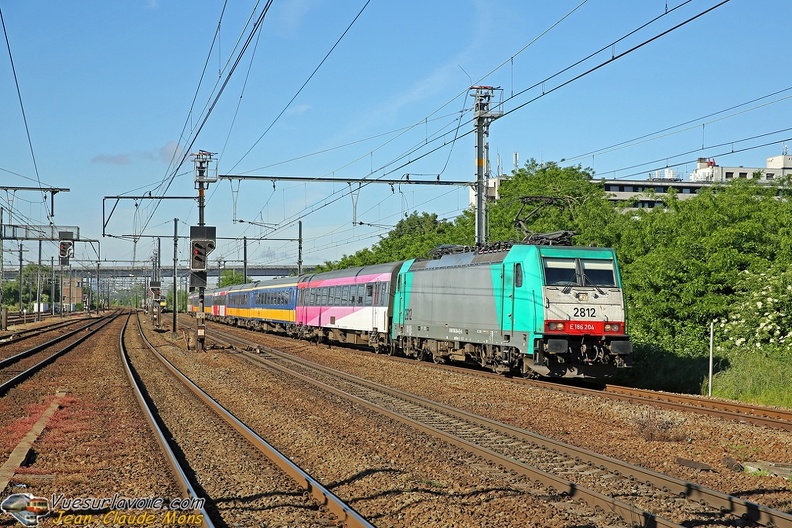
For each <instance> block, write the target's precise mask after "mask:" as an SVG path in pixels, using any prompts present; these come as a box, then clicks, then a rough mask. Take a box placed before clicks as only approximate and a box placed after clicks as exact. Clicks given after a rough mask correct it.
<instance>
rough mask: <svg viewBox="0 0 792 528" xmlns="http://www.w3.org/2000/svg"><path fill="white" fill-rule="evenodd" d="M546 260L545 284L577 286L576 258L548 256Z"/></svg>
mask: <svg viewBox="0 0 792 528" xmlns="http://www.w3.org/2000/svg"><path fill="white" fill-rule="evenodd" d="M543 260H544V272H545V285H547V286H576V285H577V283H578V280H577V270H576V269H575V268H576V266H575V259H556V258H546V259H543Z"/></svg>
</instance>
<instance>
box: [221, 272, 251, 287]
mask: <svg viewBox="0 0 792 528" xmlns="http://www.w3.org/2000/svg"><path fill="white" fill-rule="evenodd" d="M244 283H245V276H244V275H243V274H241V273H239V272H238V271H236V270H232V269H226V270H223V271H222V272H221V273H220V287H221V288H224V287H226V286H233V285H234V284H244Z"/></svg>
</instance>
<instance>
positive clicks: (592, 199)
mask: <svg viewBox="0 0 792 528" xmlns="http://www.w3.org/2000/svg"><path fill="white" fill-rule="evenodd" d="M499 195H500V197H499V199H498V200H497V202H495V203H494V204H492V205H491V206H490V207H489V223H490V236H489V239H490V240H493V241H507V240H516V241H521V240H523V238H524V237H525V236H526V233H522V232H520V231H519V230H518V229H516V225H515V220H517V219H518V216H519V217H520V219H522V220H523V221H524V225H525V227H526V228H527V229H529V230H530V231H531V232H532V233H548V232H554V231H574V232H575V233H576V237H575V239H574V241H575V243H576V244H578V245H589V244H595V245H600V246H611V245H613V242H614V241H615V240H616V239H617V238H618V231H617V230H616V229H614V226H616V225H619V224H620V223H621V220H622V218H620V215H619V213H618V211H617V209H616V208H615V207H614V206H613V204H612V203H610V202H609V201H608V198H607V194H606V193H605V190H604V188H603V186H601V185H598V184H593V183H592V172H591V169H583V168H582V167H580V166H577V167H560V166H558V165H557V164H556V163H553V162H546V163H539V162H537V161H536V160H533V159H532V160H530V161H528V162H527V163H526V164H525V167H524V168H522V169H519V170H517V171H515V172H514V174H513V175H512V177H511V178H509V179H507V180H505V181H503V182H502V183H501V186H500V190H499ZM531 197H542V198H552V199H553V200H554V201H553V202H552V203H546V202H543V201H535V202H534V201H525V203H524V199H530V198H531Z"/></svg>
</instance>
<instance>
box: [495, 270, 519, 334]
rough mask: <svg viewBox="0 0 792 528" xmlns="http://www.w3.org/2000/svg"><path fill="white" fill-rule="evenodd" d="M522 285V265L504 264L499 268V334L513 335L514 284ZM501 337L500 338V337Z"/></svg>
mask: <svg viewBox="0 0 792 528" xmlns="http://www.w3.org/2000/svg"><path fill="white" fill-rule="evenodd" d="M517 281H519V282H520V285H521V284H522V265H521V264H520V263H519V262H518V263H516V264H514V263H504V264H503V266H502V267H501V317H500V324H501V333H502V334H508V335H509V336H511V335H512V334H513V333H514V316H515V314H514V308H515V306H516V304H515V302H514V297H515V294H516V291H515V288H516V286H517V284H516V282H517ZM501 337H502V336H501Z"/></svg>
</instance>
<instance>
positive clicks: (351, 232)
mask: <svg viewBox="0 0 792 528" xmlns="http://www.w3.org/2000/svg"><path fill="white" fill-rule="evenodd" d="M718 3H719V0H693V1H690V2H686V1H684V0H673V1H672V0H641V1H640V2H636V1H634V0H608V1H605V0H589V1H583V0H571V1H569V0H557V1H555V2H525V1H521V0H498V1H496V0H458V1H453V2H451V1H439V0H438V1H433V0H429V1H422V2H419V1H413V0H401V1H399V2H393V1H386V0H371V1H370V2H368V3H367V2H366V0H288V1H285V0H275V1H274V2H273V3H272V5H271V7H270V8H269V10H268V11H267V12H266V15H265V16H264V18H263V22H262V23H261V26H260V30H259V31H258V32H257V33H256V34H255V36H254V38H253V39H252V41H251V42H250V44H249V46H247V48H246V51H245V52H244V53H243V54H241V58H239V57H240V51H241V49H242V45H243V44H244V42H245V40H246V39H247V38H248V36H249V35H250V34H251V28H252V25H253V22H255V20H256V19H258V18H259V17H260V16H261V15H262V11H263V8H264V5H265V4H266V2H260V4H259V5H256V3H255V2H252V1H242V0H234V1H232V2H228V5H227V6H224V5H223V2H220V1H216V2H209V1H204V0H191V1H183V0H167V1H166V0H159V1H156V0H125V1H115V2H108V1H106V0H102V1H99V0H95V1H92V0H83V1H80V2H62V1H52V0H48V1H44V0H29V1H25V2H18V1H0V9H2V14H3V22H4V25H5V31H6V35H5V36H6V38H7V39H8V43H9V45H10V55H11V57H12V58H13V64H14V69H15V73H16V78H15V77H14V75H13V73H12V69H11V62H10V59H9V53H8V49H7V48H6V47H5V46H4V49H3V53H2V54H0V105H1V106H2V112H1V114H2V120H0V137H1V138H2V141H0V186H23V187H25V186H38V185H39V182H40V183H41V185H44V186H51V187H62V188H69V189H70V192H64V193H59V194H57V195H56V198H55V215H54V217H53V218H52V221H53V222H54V223H55V224H56V225H59V226H79V227H80V234H81V237H83V238H91V239H100V240H101V244H102V249H101V251H102V257H103V259H106V260H108V261H119V262H123V263H127V261H131V260H135V261H136V262H139V263H141V265H145V263H146V262H147V261H149V259H150V258H151V254H152V250H153V248H154V247H156V244H157V242H156V240H155V239H154V238H150V237H156V236H161V237H162V242H161V244H162V253H163V264H164V265H168V266H169V265H170V263H171V262H172V247H173V245H172V240H171V239H170V238H169V237H171V236H172V234H173V219H174V218H178V219H179V221H178V229H179V232H180V234H182V235H186V234H187V233H188V230H189V226H190V225H194V224H197V223H198V214H197V207H196V204H195V202H194V201H191V200H164V201H161V202H158V201H153V200H140V201H137V202H136V201H134V200H120V201H119V202H118V204H116V203H115V202H114V201H113V200H105V197H108V196H118V195H127V196H142V195H147V194H148V193H149V192H150V193H151V195H152V196H163V195H164V196H195V195H196V190H195V185H194V174H193V166H192V162H191V158H188V159H187V162H186V163H184V164H182V165H181V166H176V165H175V164H174V163H173V162H172V159H173V155H174V153H178V154H183V153H184V152H185V149H187V150H188V151H189V152H197V151H198V150H199V149H202V150H206V151H210V152H214V153H217V156H216V157H217V160H218V161H217V169H218V172H219V174H244V175H269V176H308V177H338V178H345V179H346V178H360V177H368V178H379V177H383V178H388V179H399V178H402V177H403V176H404V175H405V174H410V175H411V177H412V178H414V179H416V178H417V179H422V178H426V179H434V178H437V177H438V175H439V177H440V178H441V179H446V180H454V181H471V182H472V181H473V180H474V178H475V170H476V169H475V139H474V135H473V134H472V122H471V117H472V115H471V106H472V97H471V96H470V91H469V90H468V88H469V87H470V86H471V85H474V84H480V85H489V86H495V87H499V88H500V90H498V91H497V92H496V98H495V101H496V102H500V101H502V102H503V106H502V110H503V112H504V116H503V117H501V118H500V119H498V120H496V121H494V122H493V123H492V125H491V127H490V135H489V138H488V139H489V149H490V163H491V165H492V172H493V173H498V172H501V173H506V174H508V173H510V172H511V171H512V169H513V168H514V163H513V161H514V157H515V154H516V155H517V157H518V165H519V166H523V165H524V163H525V162H526V161H527V160H529V159H531V158H535V159H537V160H540V161H556V162H559V163H561V164H575V165H576V164H581V165H583V166H584V167H591V168H592V169H593V170H594V171H595V173H596V175H597V176H601V177H605V178H623V179H644V178H646V177H647V175H648V174H649V172H650V171H652V170H655V169H661V168H663V167H665V166H670V167H673V168H674V169H675V170H677V171H678V172H679V173H680V174H681V175H682V176H686V175H687V174H688V173H689V172H690V171H691V170H692V169H693V168H694V167H695V164H694V163H693V162H694V161H695V159H696V158H698V157H714V158H716V161H717V162H718V163H719V164H721V165H744V166H748V167H752V166H763V165H764V162H765V158H767V157H768V156H773V155H777V154H780V153H781V152H782V148H783V144H784V143H785V140H787V139H788V138H790V137H792V132H791V131H789V130H785V129H787V128H788V127H789V126H790V123H792V119H790V117H792V104H791V103H790V99H789V98H790V96H792V90H790V88H792V75H790V74H789V71H790V69H789V53H788V45H787V42H788V40H789V38H788V36H787V35H786V34H785V31H784V28H785V25H784V24H785V22H786V21H788V20H789V19H790V15H792V4H790V3H789V2H787V1H785V0H752V1H750V2H749V1H747V0H731V1H730V2H727V3H725V4H724V5H722V6H720V7H717V8H716V9H714V10H713V11H711V12H709V13H707V14H704V15H703V16H701V17H700V18H698V19H696V20H694V21H692V22H690V23H688V24H686V25H684V26H682V27H680V28H678V29H675V30H673V31H670V32H669V33H668V34H665V35H663V36H660V37H659V38H657V39H655V40H651V39H653V38H654V37H656V36H658V35H661V34H662V33H664V32H665V31H667V30H669V29H670V28H673V27H674V26H676V25H678V24H680V23H682V22H684V21H686V20H688V19H690V18H692V17H694V16H696V15H698V14H699V13H702V12H704V11H706V10H707V9H709V8H711V7H713V6H715V5H717V4H718ZM666 12H668V13H667V14H665V15H664V13H666ZM221 15H222V19H221ZM661 15H664V16H661ZM356 17H357V18H356ZM658 17H659V18H658ZM655 18H658V20H656V21H655V22H653V23H651V24H649V25H647V26H646V27H644V28H643V29H641V30H639V31H637V32H635V33H633V34H632V35H630V36H627V37H626V38H624V39H623V40H619V39H621V38H622V37H624V36H626V35H628V34H630V33H631V32H633V31H634V30H636V29H637V28H639V27H641V26H643V25H644V24H647V23H648V22H650V21H652V20H653V19H655ZM246 24H247V25H246ZM218 27H219V28H220V29H219V32H218ZM216 36H217V38H216V39H215V37H216ZM650 40H651V42H648V43H647V44H645V45H643V46H642V47H640V48H638V49H636V50H635V51H632V52H630V53H629V54H627V55H624V56H621V55H622V54H623V53H624V52H626V51H628V50H630V49H632V48H634V47H636V46H638V45H640V44H642V43H645V42H647V41H650ZM213 41H214V46H213V45H212V44H213ZM616 41H619V42H618V43H616V44H613V45H611V44H612V43H614V42H616ZM603 48H604V51H603V52H601V53H599V54H597V55H595V56H593V57H591V58H589V59H588V60H586V61H585V62H582V63H581V64H579V65H577V66H573V65H574V64H575V63H577V62H578V61H580V60H581V59H584V58H586V57H588V56H589V55H591V54H592V53H594V52H596V51H597V50H600V49H603ZM612 57H616V59H615V60H610V59H611V58H612ZM238 58H239V59H238ZM237 60H238V62H237ZM235 63H236V67H235V69H234V71H233V74H231V75H230V76H229V72H230V69H231V67H232V65H234V64H235ZM204 65H206V70H205V72H204ZM570 66H573V67H572V68H571V69H569V70H568V71H566V72H565V73H561V74H560V75H557V76H556V75H555V74H557V73H559V72H562V71H563V70H565V69H566V68H568V67H570ZM597 66H601V67H599V68H598V69H596V70H595V71H593V72H592V73H589V74H586V75H583V76H582V77H580V78H579V79H577V80H574V81H572V82H569V83H568V84H565V85H563V86H561V85H562V84H564V83H566V82H567V81H570V80H572V79H573V78H575V77H577V76H579V75H581V74H584V73H585V72H586V71H588V70H591V69H594V68H595V67H597ZM16 83H18V86H19V95H21V99H22V106H23V107H24V112H25V117H26V119H27V129H26V127H25V121H24V120H23V114H22V107H21V106H20V101H19V95H18V93H17V84H16ZM221 86H223V87H224V88H223V91H222V94H220V96H219V97H218V90H219V88H220V87H221ZM770 94H775V95H770ZM751 101H756V102H753V103H751ZM209 108H211V111H210V112H209V113H208V116H207V109H209ZM730 108H734V109H733V110H728V111H727V109H730ZM705 116H708V117H705ZM683 123H684V124H685V125H684V126H682V124H683ZM663 130H666V131H665V132H663V133H659V131H663ZM28 133H29V137H30V143H29V142H28ZM649 134H654V135H652V136H651V137H649V138H647V139H645V140H641V141H636V142H633V143H630V144H628V145H623V146H620V147H618V148H612V147H613V146H614V145H619V144H622V143H624V142H629V141H630V140H633V139H635V138H639V137H643V136H645V135H649ZM746 138H755V139H746ZM31 145H32V150H33V154H31ZM760 145H764V146H760ZM176 160H177V161H180V160H181V156H177V157H176ZM562 160H563V161H562ZM348 191H349V187H348V186H347V185H346V184H340V183H339V184H318V183H295V182H278V183H277V184H275V186H274V188H273V185H272V183H270V182H265V181H243V182H241V184H240V183H234V184H233V185H232V184H231V182H229V181H227V180H221V181H219V182H217V183H214V184H211V185H210V187H209V190H208V191H207V207H206V223H207V224H209V225H215V226H217V234H218V237H223V239H221V240H219V241H218V247H217V249H216V250H215V252H214V253H213V254H212V255H211V259H210V260H211V261H212V263H213V265H214V264H215V263H216V261H217V260H218V259H220V258H222V259H225V260H226V261H230V262H237V261H240V260H241V259H242V243H241V240H238V239H237V238H238V237H239V238H241V237H243V236H246V237H248V258H249V260H250V261H251V262H255V263H262V264H281V263H293V262H295V261H296V258H297V243H296V242H292V241H275V240H256V239H259V238H262V237H266V236H269V237H271V238H286V239H289V238H296V237H297V226H296V221H297V220H298V219H301V220H302V223H303V237H304V242H303V250H304V255H303V260H304V262H305V263H307V264H315V263H319V262H324V261H326V260H336V259H338V258H340V257H342V256H343V255H345V254H351V253H354V252H355V251H357V250H359V249H361V248H363V247H367V246H370V245H371V244H373V243H375V242H376V241H378V240H379V237H380V236H381V235H384V234H385V233H387V231H388V227H387V226H392V225H394V224H395V223H396V222H398V220H399V219H400V218H402V217H403V216H404V215H406V214H409V213H411V212H413V211H428V212H432V213H437V214H438V216H440V217H441V218H452V217H454V216H456V215H458V214H459V213H460V212H461V211H462V210H464V209H465V208H467V207H468V203H469V194H468V189H467V188H464V187H462V188H455V187H435V186H407V185H403V186H395V187H394V188H391V187H390V186H387V185H371V186H367V187H364V188H363V189H362V190H361V191H360V192H359V194H356V195H354V196H350V195H349V192H348ZM44 203H45V201H44V199H43V197H42V195H41V193H38V192H30V191H24V192H22V191H20V192H17V193H11V192H6V191H0V205H2V206H3V207H4V208H5V210H6V211H5V213H4V221H5V223H6V224H8V223H13V224H20V223H23V222H27V223H32V224H49V223H50V219H49V218H48V217H47V213H48V211H47V208H46V207H45V205H44ZM47 203H48V201H47ZM114 206H115V208H114ZM103 207H104V209H105V210H104V211H103ZM113 208H114V210H113V211H112V215H111V214H110V210H112V209H113ZM10 212H13V217H11V218H9V214H10ZM239 220H246V221H248V222H249V221H254V222H259V223H266V224H275V225H277V226H279V227H278V229H277V230H275V231H272V230H271V229H269V228H265V227H261V226H257V225H251V224H249V223H240V222H239ZM353 221H356V222H358V223H362V224H363V225H360V224H358V225H353ZM103 222H106V224H107V225H106V226H105V227H104V234H106V235H111V236H108V237H103V236H102V235H103ZM138 234H142V235H144V236H143V237H142V238H140V239H139V241H138V243H137V244H133V243H132V241H130V240H128V239H124V238H118V237H121V236H124V235H138ZM226 238H227V239H226ZM34 244H35V243H34V242H28V243H26V244H25V247H26V248H27V249H29V250H30V251H29V252H28V253H27V254H26V255H25V258H26V260H33V259H34V258H35V257H34V255H35V254H36V250H35V246H34ZM44 246H45V248H44V252H45V259H46V260H47V261H49V257H50V256H52V255H55V254H56V252H57V248H56V246H55V244H54V243H45V244H44ZM16 247H18V245H17V243H16V242H6V243H5V248H6V254H5V255H4V261H5V263H6V265H7V266H9V265H15V263H16V261H17V260H16V258H17V257H16V254H11V253H10V251H13V248H16ZM186 250H187V243H186V242H181V243H180V245H179V251H180V255H179V256H180V259H185V258H186ZM95 259H96V255H95V253H94V252H93V250H92V249H91V248H90V246H89V245H87V244H78V245H77V254H76V259H75V261H76V262H75V265H76V266H81V265H85V266H92V265H91V264H90V262H89V261H91V260H93V261H95ZM81 261H85V264H81V263H80V262H81Z"/></svg>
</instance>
